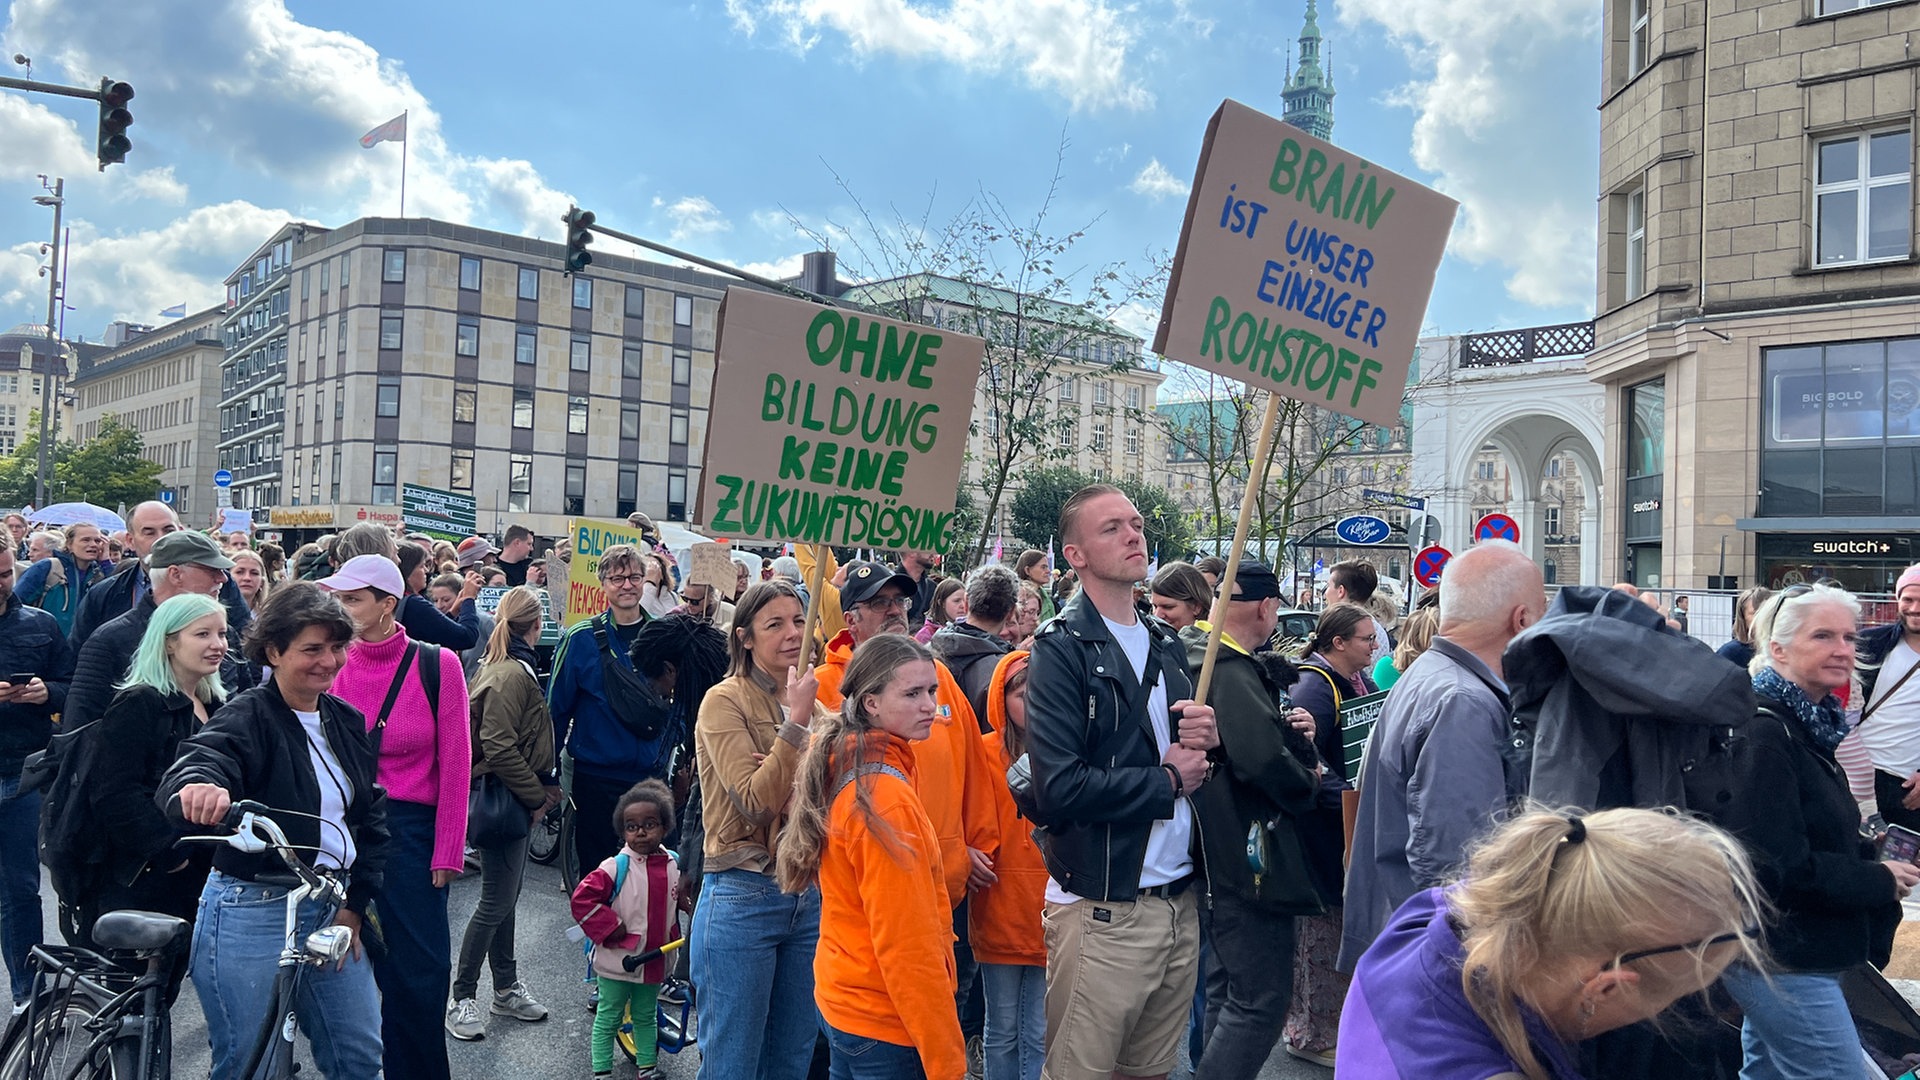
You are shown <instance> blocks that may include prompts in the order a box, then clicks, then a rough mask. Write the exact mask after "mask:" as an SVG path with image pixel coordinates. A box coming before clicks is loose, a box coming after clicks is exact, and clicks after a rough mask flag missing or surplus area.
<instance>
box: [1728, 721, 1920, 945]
mask: <svg viewBox="0 0 1920 1080" xmlns="http://www.w3.org/2000/svg"><path fill="white" fill-rule="evenodd" d="M1758 702H1759V708H1758V711H1756V712H1755V714H1754V717H1753V719H1752V720H1751V721H1750V722H1749V723H1747V724H1746V725H1745V726H1743V727H1742V728H1741V729H1740V732H1739V734H1738V736H1737V737H1736V739H1735V740H1734V746H1733V761H1734V768H1735V777H1734V786H1733V792H1732V794H1733V797H1732V798H1731V799H1730V800H1729V801H1728V802H1726V803H1725V804H1722V805H1720V806H1717V807H1703V808H1702V809H1703V810H1705V811H1706V812H1707V814H1708V816H1709V817H1710V818H1711V819H1712V820H1713V821H1714V822H1715V823H1716V824H1718V825H1721V826H1723V827H1725V828H1726V829H1728V830H1729V831H1731V832H1732V833H1733V834H1734V835H1735V836H1738V837H1739V838H1740V840H1741V842H1742V843H1744V844H1745V845H1746V846H1747V851H1748V853H1749V854H1751V855H1752V856H1753V864H1754V872H1755V874H1756V875H1757V876H1758V878H1759V880H1760V887H1761V889H1762V890H1763V891H1764V892H1765V893H1766V895H1767V898H1768V899H1769V900H1771V901H1772V902H1773V904H1774V905H1775V906H1776V908H1777V909H1778V915H1777V918H1776V920H1775V922H1774V924H1773V925H1772V926H1770V927H1769V928H1768V934H1767V947H1768V950H1769V951H1770V952H1771V953H1772V955H1773V956H1774V957H1775V958H1776V959H1778V960H1779V961H1780V964H1781V966H1782V967H1784V968H1786V969H1787V970H1789V971H1840V970H1843V969H1845V968H1849V967H1852V966H1854V965H1855V964H1858V963H1859V962H1860V961H1862V960H1866V959H1869V958H1870V957H1877V958H1878V960H1877V961H1876V962H1884V961H1885V959H1886V955H1887V951H1888V949H1889V948H1890V947H1891V945H1892V941H1891V930H1892V929H1893V927H1894V926H1896V925H1898V923H1899V919H1900V910H1899V903H1898V899H1897V897H1896V894H1895V891H1894V882H1893V875H1892V874H1891V873H1888V871H1887V868H1886V867H1885V866H1882V865H1880V864H1879V863H1878V862H1875V861H1874V857H1873V845H1872V844H1871V843H1868V842H1865V841H1863V840H1861V838H1860V808H1859V805H1858V804H1857V803H1855V802H1854V800H1853V794H1852V792H1850V791H1849V790H1848V789H1847V778H1846V776H1845V775H1844V774H1843V773H1842V772H1841V770H1840V766H1838V765H1836V764H1835V763H1834V760H1833V755H1831V754H1829V753H1827V752H1826V751H1824V750H1821V749H1820V748H1819V747H1817V746H1815V745H1814V743H1813V741H1812V740H1811V739H1810V738H1808V736H1807V734H1806V732H1805V731H1804V729H1803V728H1802V727H1801V725H1800V722H1799V721H1798V720H1797V719H1796V718H1795V717H1794V715H1793V709H1792V708H1791V707H1790V706H1788V705H1787V704H1786V703H1785V702H1780V701H1775V700H1773V699H1771V698H1766V697H1761V698H1759V699H1758Z"/></svg>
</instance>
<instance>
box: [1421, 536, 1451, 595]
mask: <svg viewBox="0 0 1920 1080" xmlns="http://www.w3.org/2000/svg"><path fill="white" fill-rule="evenodd" d="M1452 558H1453V552H1451V551H1448V550H1447V549H1446V548H1443V547H1441V546H1440V545H1439V544H1429V545H1428V546H1426V547H1423V548H1421V549H1420V554H1418V555H1415V556H1414V557H1413V580H1415V581H1417V582H1419V583H1420V584H1421V585H1423V586H1425V587H1427V588H1429V589H1431V588H1433V587H1434V586H1435V585H1438V584H1440V572H1441V571H1442V570H1445V569H1446V568H1447V561H1448V560H1449V559H1452Z"/></svg>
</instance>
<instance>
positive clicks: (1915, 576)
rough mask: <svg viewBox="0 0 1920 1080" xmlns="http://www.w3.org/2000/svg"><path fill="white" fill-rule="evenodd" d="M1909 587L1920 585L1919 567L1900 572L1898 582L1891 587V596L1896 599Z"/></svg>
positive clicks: (1910, 567)
mask: <svg viewBox="0 0 1920 1080" xmlns="http://www.w3.org/2000/svg"><path fill="white" fill-rule="evenodd" d="M1909 585H1920V565H1916V566H1909V567H1907V568H1906V569H1905V570H1902V571H1901V572H1900V580H1899V581H1898V582H1895V583H1894V586H1893V595H1894V596H1895V597H1896V598H1897V597H1898V596H1899V595H1900V594H1901V593H1903V592H1906V591H1907V586H1909Z"/></svg>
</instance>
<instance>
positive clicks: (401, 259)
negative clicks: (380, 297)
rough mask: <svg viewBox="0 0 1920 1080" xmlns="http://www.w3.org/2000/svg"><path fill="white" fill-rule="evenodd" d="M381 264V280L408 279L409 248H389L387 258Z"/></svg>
mask: <svg viewBox="0 0 1920 1080" xmlns="http://www.w3.org/2000/svg"><path fill="white" fill-rule="evenodd" d="M380 266H381V270H380V280H381V281H389V282H391V281H405V280H407V249H406V248H388V249H387V256H386V259H385V260H384V261H382V262H381V264H380Z"/></svg>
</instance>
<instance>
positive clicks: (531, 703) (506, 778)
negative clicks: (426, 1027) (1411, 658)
mask: <svg viewBox="0 0 1920 1080" xmlns="http://www.w3.org/2000/svg"><path fill="white" fill-rule="evenodd" d="M539 643H540V597H539V595H538V594H537V593H535V592H534V591H533V590H532V589H529V588H527V587H526V586H524V585H522V586H520V587H518V588H513V589H508V590H507V592H506V595H504V596H502V597H501V598H500V606H499V608H498V609H497V610H496V611H495V612H494V622H493V636H492V637H490V638H488V639H487V651H486V654H485V655H484V656H482V657H481V658H480V665H479V667H478V668H476V669H475V671H474V675H473V682H472V684H471V685H470V686H469V687H468V690H467V699H468V703H469V706H468V707H469V709H470V711H471V713H472V716H473V731H474V735H473V780H474V786H475V787H476V788H478V787H480V786H482V785H485V784H488V783H497V784H500V785H503V786H504V787H505V788H506V789H507V791H508V792H509V793H511V794H512V796H513V798H514V800H515V802H517V803H518V804H519V807H520V809H521V810H523V811H525V813H526V814H527V820H528V822H529V823H531V822H534V821H538V820H540V818H542V817H544V816H545V815H546V814H547V812H548V811H550V810H552V809H553V808H554V807H556V806H558V805H560V781H559V778H558V777H557V776H556V775H555V774H554V764H555V762H554V752H553V717H552V716H551V715H550V714H549V713H548V712H547V698H546V695H545V694H544V693H543V692H542V691H541V689H540V679H539V677H538V676H537V675H536V674H535V673H534V672H535V670H536V665H537V664H538V663H539V661H538V660H537V659H536V658H535V656H534V652H533V649H534V646H535V645H538V644H539ZM469 826H470V827H469V837H468V839H469V841H470V842H471V843H472V845H473V847H474V849H475V850H476V851H477V852H478V854H479V857H480V901H479V904H478V906H476V907H475V908H474V911H473V918H472V919H470V920H469V921H468V922H467V932H466V935H465V936H464V937H463V938H462V939H461V943H460V957H459V962H458V965H457V966H456V967H455V968H454V973H453V999H452V1001H451V1003H450V1004H449V1005H448V1006H447V1020H446V1027H447V1033H448V1034H449V1035H452V1036H453V1037H454V1038H456V1039H462V1040H472V1039H478V1038H480V1037H481V1036H483V1035H485V1034H486V1021H485V1020H484V1019H483V1018H482V1017H481V1015H480V1003H479V1001H478V1000H477V998H476V995H477V993H478V991H479V987H480V963H481V961H482V960H485V961H486V962H487V964H488V966H489V967H491V968H492V969H493V996H494V1001H495V1002H496V1003H499V1002H505V1003H506V1004H507V1005H508V1007H490V1010H489V1011H491V1012H495V1013H502V1014H504V1015H508V1016H515V1017H517V1018H518V1019H522V1020H533V1019H536V1017H535V1016H534V1015H533V1012H534V1011H536V1010H529V1009H525V1008H522V1009H520V1010H518V1011H515V1010H514V1009H513V1008H511V1005H512V999H513V998H514V997H515V994H514V991H515V989H516V988H517V989H518V990H519V994H518V997H519V999H520V1000H521V1002H522V1003H523V1004H525V1003H529V1002H532V1001H533V999H532V997H531V996H530V995H528V994H527V992H526V988H525V987H524V986H522V985H521V983H520V974H519V965H518V964H517V963H516V961H515V958H514V953H513V913H514V907H515V905H516V904H518V903H519V900H520V884H521V881H522V879H523V878H524V877H525V876H526V869H527V838H528V834H529V831H528V830H527V829H514V830H510V831H512V832H517V833H518V834H519V835H517V836H504V835H503V836H484V835H474V832H475V830H473V829H472V828H471V823H469ZM537 1011H538V1012H539V1014H540V1017H541V1018H544V1016H545V1014H546V1010H545V1008H544V1007H539V1008H538V1009H537Z"/></svg>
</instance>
